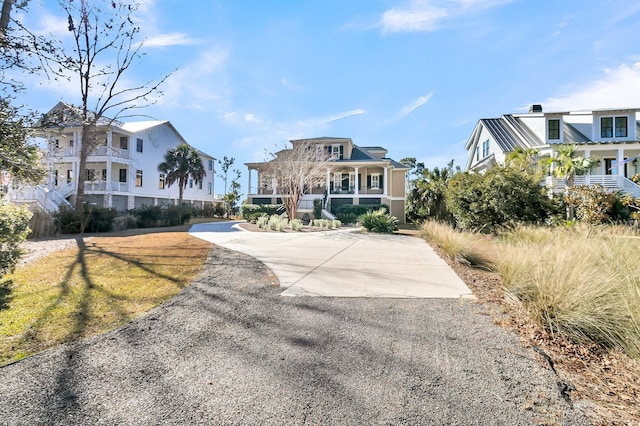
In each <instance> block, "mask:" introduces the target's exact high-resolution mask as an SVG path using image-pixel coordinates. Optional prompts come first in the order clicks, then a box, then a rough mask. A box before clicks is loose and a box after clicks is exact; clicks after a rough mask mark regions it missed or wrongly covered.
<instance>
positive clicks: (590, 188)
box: [564, 185, 616, 225]
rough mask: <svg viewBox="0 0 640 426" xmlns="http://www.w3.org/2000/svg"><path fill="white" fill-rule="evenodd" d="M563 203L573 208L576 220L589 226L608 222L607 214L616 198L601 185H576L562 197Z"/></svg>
mask: <svg viewBox="0 0 640 426" xmlns="http://www.w3.org/2000/svg"><path fill="white" fill-rule="evenodd" d="M564 200H565V202H566V203H567V204H568V205H570V206H573V207H575V209H576V217H577V218H578V220H580V221H582V222H585V223H587V224H589V225H600V224H601V223H603V222H607V221H609V219H610V217H609V212H610V211H611V208H612V207H613V205H614V203H615V201H616V196H615V194H613V193H611V192H608V191H607V190H606V188H605V187H603V186H602V185H577V186H574V187H573V188H571V189H569V191H568V192H567V194H566V195H565V196H564Z"/></svg>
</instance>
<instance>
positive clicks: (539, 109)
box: [529, 104, 542, 112]
mask: <svg viewBox="0 0 640 426" xmlns="http://www.w3.org/2000/svg"><path fill="white" fill-rule="evenodd" d="M529 112H542V105H540V104H533V105H531V106H530V107H529Z"/></svg>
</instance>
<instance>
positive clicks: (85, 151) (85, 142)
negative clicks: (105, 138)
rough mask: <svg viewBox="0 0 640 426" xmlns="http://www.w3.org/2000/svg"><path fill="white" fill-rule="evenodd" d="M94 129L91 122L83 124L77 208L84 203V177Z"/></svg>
mask: <svg viewBox="0 0 640 426" xmlns="http://www.w3.org/2000/svg"><path fill="white" fill-rule="evenodd" d="M92 133H93V132H92V129H91V126H90V125H89V124H83V125H82V142H81V146H80V163H79V164H78V188H77V189H76V204H75V205H76V209H80V208H82V204H83V203H84V178H85V176H86V174H87V157H88V156H89V151H90V150H91V145H92V143H91V142H92V139H93V138H92V137H91V134H92Z"/></svg>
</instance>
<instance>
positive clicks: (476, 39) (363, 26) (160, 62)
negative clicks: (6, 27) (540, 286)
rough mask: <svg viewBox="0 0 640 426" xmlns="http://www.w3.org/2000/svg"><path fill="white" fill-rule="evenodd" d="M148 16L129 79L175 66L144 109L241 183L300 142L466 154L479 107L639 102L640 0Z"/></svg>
mask: <svg viewBox="0 0 640 426" xmlns="http://www.w3.org/2000/svg"><path fill="white" fill-rule="evenodd" d="M22 19H23V20H24V21H25V23H26V24H27V26H28V27H29V28H32V29H33V31H36V32H40V33H47V32H51V33H53V34H56V35H57V36H59V37H62V38H63V39H66V40H69V34H68V33H67V32H66V27H67V24H66V17H65V16H63V15H62V14H61V13H60V10H59V8H58V6H57V2H56V1H53V0H31V4H30V8H29V11H28V12H27V13H26V14H25V15H24V16H23V17H22ZM136 20H137V22H138V24H139V25H140V27H141V31H142V34H141V35H142V37H143V38H144V39H145V40H146V41H145V45H144V47H143V51H144V52H145V53H146V56H145V57H144V59H143V60H142V61H141V62H139V63H137V64H136V65H135V66H134V67H133V68H132V69H130V70H129V71H130V72H129V74H128V75H127V79H128V80H129V81H130V82H132V83H139V82H142V81H146V80H148V79H152V78H159V77H162V75H163V74H166V73H168V72H170V71H171V70H173V69H177V71H175V72H174V73H173V74H172V75H171V76H170V78H169V79H168V80H167V82H166V83H165V85H164V86H163V91H164V96H163V97H161V98H160V99H159V100H158V103H157V104H156V105H154V106H152V107H149V108H148V109H147V110H145V113H147V114H148V115H150V116H152V117H154V118H155V119H161V120H169V121H171V122H172V123H173V125H174V126H175V127H176V128H177V129H178V131H179V132H180V133H181V134H182V135H183V136H184V137H185V139H186V140H187V141H188V142H189V143H190V144H191V145H193V146H195V147H197V148H199V149H201V150H203V151H205V152H207V153H209V154H211V155H214V156H215V157H217V158H222V157H223V156H225V155H226V156H227V157H234V158H235V159H236V165H237V166H238V167H239V168H240V170H241V171H242V172H243V178H242V180H241V183H242V185H243V188H242V191H243V193H246V190H247V188H246V177H245V176H246V168H245V167H244V165H243V163H245V162H250V161H262V160H263V159H264V152H265V149H266V150H268V151H274V150H276V149H277V147H282V146H283V145H284V143H285V142H286V141H287V140H289V139H297V138H303V137H318V136H338V137H350V138H352V139H353V141H354V142H355V143H356V144H358V145H362V146H371V145H382V146H384V147H386V148H387V149H388V150H389V156H390V157H392V158H394V159H396V160H399V159H401V158H403V157H416V158H417V159H418V160H419V161H423V162H425V164H426V165H427V166H428V167H434V166H443V165H445V164H446V163H447V162H448V161H449V160H450V159H456V162H457V163H458V164H461V165H464V160H465V158H466V152H465V151H464V142H465V141H466V139H467V138H468V136H469V135H470V133H471V131H472V130H473V127H474V126H475V124H476V122H477V121H478V119H480V118H486V117H497V116H500V115H501V114H504V113H516V112H525V111H527V110H528V107H529V105H530V104H533V103H540V104H542V105H543V108H544V110H545V111H559V110H568V109H591V108H594V109H595V108H613V107H640V45H639V44H638V42H637V40H638V34H640V3H638V4H636V3H635V2H630V1H628V0H579V1H578V0H560V1H549V0H547V1H545V0H542V1H530V0H348V1H345V0H306V1H305V0H299V1H294V0H289V1H282V0H270V1H264V0H207V1H197V0H147V1H144V2H143V3H142V8H141V10H140V13H139V15H138V16H137V18H136ZM28 78H29V80H27V88H28V92H27V95H25V96H24V97H23V101H24V102H25V103H27V104H28V105H29V106H31V107H33V108H36V109H38V110H40V111H43V112H44V111H46V110H48V109H49V108H51V107H52V106H53V105H55V103H56V102H58V101H60V100H64V101H66V102H70V103H79V90H78V88H77V83H76V82H75V81H71V82H64V81H62V82H60V81H55V82H51V81H47V80H44V79H42V78H41V77H28ZM221 187H222V185H221V184H220V183H219V182H216V190H218V189H220V188H221Z"/></svg>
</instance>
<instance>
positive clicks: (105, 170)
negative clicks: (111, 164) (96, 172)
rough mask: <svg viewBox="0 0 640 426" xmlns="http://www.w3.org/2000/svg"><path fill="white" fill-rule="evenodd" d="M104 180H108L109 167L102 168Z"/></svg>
mask: <svg viewBox="0 0 640 426" xmlns="http://www.w3.org/2000/svg"><path fill="white" fill-rule="evenodd" d="M102 180H107V169H102Z"/></svg>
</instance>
